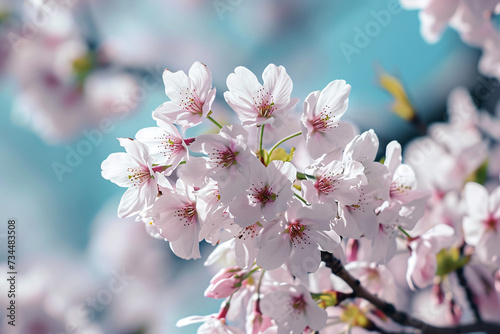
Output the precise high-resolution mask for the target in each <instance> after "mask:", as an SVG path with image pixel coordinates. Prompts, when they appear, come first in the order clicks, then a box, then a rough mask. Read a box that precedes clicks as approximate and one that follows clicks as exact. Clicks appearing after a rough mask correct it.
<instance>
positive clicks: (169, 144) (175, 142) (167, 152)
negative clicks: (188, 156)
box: [155, 136, 184, 159]
mask: <svg viewBox="0 0 500 334" xmlns="http://www.w3.org/2000/svg"><path fill="white" fill-rule="evenodd" d="M155 139H163V141H162V142H161V143H160V145H158V146H159V147H160V148H163V150H162V151H163V155H164V156H165V157H166V158H167V159H170V158H171V157H172V156H173V155H176V154H178V153H179V152H181V151H182V150H183V149H184V146H183V145H182V139H180V138H175V137H172V136H165V137H163V138H155Z"/></svg>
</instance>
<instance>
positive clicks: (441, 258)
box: [436, 247, 470, 278]
mask: <svg viewBox="0 0 500 334" xmlns="http://www.w3.org/2000/svg"><path fill="white" fill-rule="evenodd" d="M436 260H437V269H436V275H437V276H440V277H441V278H443V277H444V276H446V275H448V274H449V273H452V272H454V271H455V270H457V269H459V268H462V267H463V266H465V265H466V264H467V263H468V262H469V260H470V256H464V255H461V254H460V250H459V249H458V248H456V247H453V248H450V249H444V248H443V249H441V251H440V252H439V253H437V254H436Z"/></svg>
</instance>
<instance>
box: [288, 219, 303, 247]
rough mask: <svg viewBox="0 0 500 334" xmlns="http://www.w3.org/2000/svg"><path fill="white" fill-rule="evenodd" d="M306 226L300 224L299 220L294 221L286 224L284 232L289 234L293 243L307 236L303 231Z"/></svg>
mask: <svg viewBox="0 0 500 334" xmlns="http://www.w3.org/2000/svg"><path fill="white" fill-rule="evenodd" d="M305 229H306V227H305V226H304V225H302V224H301V223H300V222H299V221H294V222H292V223H289V224H288V225H287V228H286V230H285V233H288V235H290V241H291V242H293V243H295V242H298V243H300V242H301V241H302V240H303V239H306V238H307V235H306V233H305V232H304V231H305Z"/></svg>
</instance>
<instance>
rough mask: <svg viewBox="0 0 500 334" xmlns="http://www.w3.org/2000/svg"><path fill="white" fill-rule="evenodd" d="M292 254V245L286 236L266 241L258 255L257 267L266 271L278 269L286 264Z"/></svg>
mask: <svg viewBox="0 0 500 334" xmlns="http://www.w3.org/2000/svg"><path fill="white" fill-rule="evenodd" d="M291 252H292V245H291V244H290V241H289V239H288V237H287V236H286V235H284V236H282V235H279V236H276V237H275V238H273V239H270V240H266V241H265V242H263V245H262V246H261V247H260V249H259V252H258V254H257V265H259V266H262V268H263V269H265V270H272V269H276V268H278V267H279V266H281V265H282V264H283V263H285V261H286V259H287V258H288V257H289V256H290V253H291Z"/></svg>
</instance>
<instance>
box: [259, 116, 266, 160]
mask: <svg viewBox="0 0 500 334" xmlns="http://www.w3.org/2000/svg"><path fill="white" fill-rule="evenodd" d="M265 127H266V125H265V124H262V125H261V128H260V137H259V152H260V160H261V161H262V162H265V160H264V151H263V150H262V142H263V141H264V128H265ZM266 166H267V164H266Z"/></svg>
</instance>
